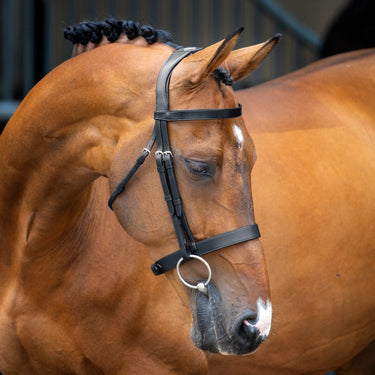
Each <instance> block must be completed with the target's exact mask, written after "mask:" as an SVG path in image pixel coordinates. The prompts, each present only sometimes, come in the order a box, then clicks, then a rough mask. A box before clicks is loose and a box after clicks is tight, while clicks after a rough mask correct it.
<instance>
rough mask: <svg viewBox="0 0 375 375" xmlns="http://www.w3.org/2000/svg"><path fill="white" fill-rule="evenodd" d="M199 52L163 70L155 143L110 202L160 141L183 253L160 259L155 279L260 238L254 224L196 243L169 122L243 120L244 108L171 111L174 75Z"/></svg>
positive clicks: (172, 59)
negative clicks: (184, 203) (176, 169)
mask: <svg viewBox="0 0 375 375" xmlns="http://www.w3.org/2000/svg"><path fill="white" fill-rule="evenodd" d="M198 50H199V48H194V47H189V48H179V49H177V50H175V51H174V52H173V53H172V54H171V55H170V56H169V57H168V59H167V60H166V62H165V63H164V65H163V66H162V68H161V70H160V73H159V76H158V80H157V83H156V110H155V113H154V119H155V126H154V131H153V133H152V136H151V139H150V141H149V143H148V145H147V147H146V148H144V149H143V152H142V154H141V155H140V156H139V158H138V159H137V161H136V163H135V165H134V166H133V168H132V169H131V170H130V171H129V172H128V174H127V175H126V176H125V178H124V179H123V180H122V181H121V182H120V183H119V185H118V186H117V187H116V189H115V190H114V192H113V193H112V195H111V197H110V199H109V201H108V205H109V207H110V208H111V209H112V204H113V201H114V200H115V199H116V197H117V196H118V195H119V194H120V193H121V192H122V191H123V190H124V188H125V185H126V184H127V183H128V181H129V180H130V178H131V177H132V176H133V175H134V173H135V172H136V171H137V169H138V168H139V167H140V166H141V165H142V164H143V162H144V161H145V159H146V158H147V156H148V155H149V154H150V152H151V149H152V147H153V145H154V143H155V141H156V144H157V151H156V152H155V158H156V165H157V170H158V172H159V176H160V181H161V185H162V187H163V191H164V198H165V200H166V202H167V206H168V210H169V213H170V215H171V218H172V221H173V225H174V228H175V231H176V236H177V241H178V245H179V248H180V249H179V250H177V251H176V252H174V253H172V254H169V255H167V256H165V257H163V258H161V259H159V260H158V261H157V262H155V263H154V264H153V265H152V266H151V269H152V271H153V273H154V274H155V275H161V274H163V273H165V272H167V271H169V270H171V269H173V268H175V267H176V266H177V263H179V264H180V263H184V262H187V261H189V260H191V259H193V258H199V257H200V256H202V255H205V254H208V253H210V252H212V251H215V250H219V249H222V248H224V247H227V246H232V245H235V244H238V243H241V242H245V241H249V240H253V239H256V238H258V237H260V233H259V229H258V226H257V224H253V225H248V226H245V227H242V228H238V229H235V230H232V231H229V232H225V233H222V234H218V235H216V236H213V237H210V238H207V239H205V240H203V241H199V242H195V240H194V237H193V234H192V233H191V231H190V228H189V225H188V222H187V219H186V216H185V213H184V209H183V207H182V200H181V197H180V193H179V190H178V185H177V180H176V176H175V172H174V166H173V156H172V152H171V148H170V143H169V136H168V121H194V120H214V119H226V118H235V117H239V116H241V105H239V106H238V107H236V108H224V109H197V110H174V111H173V110H169V84H170V79H171V75H172V71H173V69H174V68H175V67H176V66H177V64H178V63H179V62H180V61H181V60H182V59H184V58H185V57H187V56H189V55H191V54H192V53H194V52H196V51H198ZM181 258H182V259H181Z"/></svg>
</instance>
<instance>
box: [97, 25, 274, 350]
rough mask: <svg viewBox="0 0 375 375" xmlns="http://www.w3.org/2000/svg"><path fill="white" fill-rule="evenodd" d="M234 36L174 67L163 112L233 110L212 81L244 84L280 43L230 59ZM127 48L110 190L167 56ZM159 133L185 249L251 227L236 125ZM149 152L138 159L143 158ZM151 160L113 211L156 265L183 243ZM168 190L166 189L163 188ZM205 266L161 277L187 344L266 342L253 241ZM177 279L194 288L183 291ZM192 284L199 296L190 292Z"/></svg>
mask: <svg viewBox="0 0 375 375" xmlns="http://www.w3.org/2000/svg"><path fill="white" fill-rule="evenodd" d="M239 32H240V30H239V31H237V32H235V33H233V34H232V35H230V36H229V37H227V38H226V39H225V40H224V41H222V42H219V43H217V44H214V45H212V46H209V47H207V48H204V49H201V50H199V51H195V53H193V54H190V55H188V56H187V57H185V58H184V59H182V60H181V61H180V62H179V63H178V64H177V66H176V68H175V69H174V71H173V72H172V73H171V77H170V83H169V82H168V85H169V109H170V110H171V111H180V110H183V111H189V110H196V109H199V110H207V109H210V110H211V109H226V108H232V109H233V108H235V107H237V103H236V101H235V98H234V93H233V90H232V88H231V87H230V86H229V85H228V84H224V83H223V82H222V80H221V79H220V75H221V76H222V75H224V76H226V77H227V78H229V75H230V76H231V77H232V79H233V80H239V79H241V78H243V77H244V76H245V75H247V74H248V73H250V72H251V71H252V70H253V69H255V67H256V66H257V65H258V64H259V63H260V62H261V61H262V60H263V58H264V57H265V56H266V55H267V54H268V52H269V51H270V50H271V49H272V47H273V46H274V44H275V43H276V42H277V40H278V37H275V38H273V39H271V40H269V41H268V42H265V43H263V44H259V45H256V46H251V47H248V48H243V49H239V50H235V51H232V49H233V47H234V45H235V43H236V41H237V38H238V35H239ZM110 47H112V48H114V46H113V45H112V46H105V47H104V48H107V49H108V53H110V52H111V51H110V50H109V48H110ZM127 47H128V52H127V62H126V64H127V68H126V69H127V71H128V72H130V73H131V74H128V75H127V81H126V82H124V83H123V84H124V87H125V88H124V91H126V92H127V94H128V96H127V98H126V104H125V105H124V108H123V114H122V115H121V116H122V121H124V126H123V129H122V130H121V131H120V133H119V135H118V139H117V144H116V148H115V153H114V156H113V162H112V164H111V166H110V169H109V171H108V177H109V182H110V187H111V189H112V190H113V189H115V187H116V186H117V185H118V184H119V183H120V181H121V180H122V179H123V177H124V175H125V174H127V173H128V172H129V170H131V167H132V164H133V163H134V161H135V160H136V156H137V154H139V153H140V151H142V149H143V148H144V147H145V145H146V144H147V140H148V138H149V137H150V136H151V133H152V129H153V126H154V110H155V99H156V98H155V86H156V81H157V78H158V73H159V71H160V69H161V66H162V63H163V62H164V61H165V60H166V59H167V57H168V55H170V54H171V52H172V49H171V48H170V47H168V46H166V45H164V44H155V45H154V46H151V47H149V46H148V47H146V48H145V47H141V46H136V45H128V46H127ZM93 52H94V51H93ZM104 52H105V51H104V50H103V53H104ZM118 59H120V57H119V56H118V57H117V60H118ZM224 68H225V71H226V72H225V71H224ZM218 69H219V70H218ZM227 80H228V79H227ZM229 80H230V79H229ZM226 83H227V82H226ZM119 94H120V95H121V93H119ZM167 134H168V135H167V136H168V137H169V140H168V141H169V143H170V145H171V155H173V163H174V171H175V177H176V186H178V189H179V192H180V196H181V200H182V207H183V210H184V213H185V214H186V216H185V218H186V221H187V223H188V228H189V229H188V230H189V231H190V232H191V234H192V236H193V241H197V242H199V241H202V240H205V239H207V238H211V237H213V236H217V235H220V234H222V233H227V232H230V231H233V230H237V229H238V228H242V227H246V226H252V225H254V223H255V219H254V212H253V202H252V196H251V181H250V174H251V170H252V167H253V165H254V162H255V160H256V155H255V149H254V144H253V142H252V140H251V138H250V136H249V134H248V132H247V130H246V127H245V124H244V121H243V119H242V117H236V118H209V119H196V118H194V119H193V120H191V121H190V120H187V121H180V120H179V119H178V118H177V120H173V119H172V120H171V121H169V122H168V132H167ZM149 145H150V143H149ZM151 147H152V142H151ZM151 147H149V148H151ZM149 148H146V150H145V151H146V153H147V154H149V153H150V151H151V150H150V149H149ZM158 152H159V153H160V154H162V153H163V152H162V151H160V150H158V151H157V153H158ZM168 152H169V151H168ZM157 153H156V154H155V155H157ZM164 154H165V152H164ZM146 156H147V155H146ZM155 158H156V156H154V154H153V153H151V156H150V157H149V158H148V159H147V161H146V162H145V163H144V165H143V166H142V168H141V169H140V170H139V171H138V172H137V173H136V174H134V176H132V178H131V179H129V181H127V184H126V188H125V190H124V191H122V190H123V189H122V190H121V193H118V194H117V195H116V199H115V200H113V202H111V204H112V203H113V210H114V213H115V214H116V216H117V218H118V220H119V222H120V224H121V225H122V227H123V228H124V229H125V230H126V231H127V233H128V234H130V235H131V236H132V237H133V238H134V239H136V240H137V241H140V242H142V243H143V244H144V245H145V246H146V248H147V249H148V251H149V253H150V254H151V256H152V258H153V259H154V260H155V261H157V260H158V259H160V258H162V257H165V256H167V255H168V254H170V253H171V252H173V251H175V250H176V249H178V248H179V245H181V243H180V242H179V241H177V237H178V236H177V237H176V231H175V230H176V228H175V227H176V225H173V224H175V223H172V220H171V212H170V211H171V210H170V209H168V207H167V205H166V203H165V201H164V198H163V195H165V194H166V193H165V191H164V192H163V189H162V185H161V184H160V180H159V177H160V176H159V175H158V172H157V169H156V167H155ZM159 172H160V171H159ZM166 184H167V185H168V184H169V185H170V184H171V182H170V180H169V181H168V182H167V183H166ZM172 190H173V187H172ZM166 200H168V197H166ZM172 216H173V214H172ZM180 247H181V246H180ZM177 259H178V258H177ZM181 259H182V258H181ZM199 259H201V258H199ZM182 260H184V259H182ZM185 260H186V259H185ZM204 260H205V262H203V263H202V262H199V261H197V260H192V261H190V262H187V263H186V264H183V265H181V266H179V267H178V269H177V270H176V269H174V270H170V271H168V272H166V277H167V278H168V279H169V281H170V282H171V283H172V285H173V286H174V288H175V289H176V290H177V291H178V293H179V295H180V297H181V299H182V301H183V303H184V304H185V305H186V306H190V308H191V314H192V318H193V323H192V329H191V337H192V340H193V342H194V343H195V345H196V346H197V347H198V348H200V349H203V350H207V351H211V352H214V353H221V354H231V355H242V354H248V353H251V352H254V351H255V350H256V349H257V348H258V346H259V345H260V343H261V342H263V340H264V339H265V338H266V337H267V335H268V334H269V331H270V326H271V315H272V308H271V302H270V294H269V285H268V276H267V270H266V264H265V260H264V256H263V251H262V246H261V243H260V241H259V240H258V239H253V240H250V241H244V242H241V243H239V244H233V245H231V246H226V247H224V248H221V249H220V250H218V251H213V252H210V253H209V254H207V255H205V257H204ZM206 262H207V263H206ZM207 267H208V268H209V271H210V272H212V278H211V280H207V277H208V276H207V272H208V270H207ZM177 271H179V274H180V278H183V280H184V281H186V285H189V286H191V287H192V288H188V287H186V286H185V285H184V284H183V283H181V281H180V278H179V276H178V273H177ZM159 277H163V276H159ZM208 281H209V282H208ZM197 285H200V286H201V288H198V289H197V288H195V286H197ZM202 285H203V287H202ZM171 314H173V312H172V311H171Z"/></svg>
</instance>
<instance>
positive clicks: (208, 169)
mask: <svg viewBox="0 0 375 375" xmlns="http://www.w3.org/2000/svg"><path fill="white" fill-rule="evenodd" d="M185 165H186V168H187V169H188V171H189V172H190V173H191V174H193V175H195V176H198V177H213V176H214V175H215V166H214V165H213V164H211V163H207V162H203V161H197V160H191V159H185Z"/></svg>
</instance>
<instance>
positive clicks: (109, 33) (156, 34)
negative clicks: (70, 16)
mask: <svg viewBox="0 0 375 375" xmlns="http://www.w3.org/2000/svg"><path fill="white" fill-rule="evenodd" d="M124 34H125V35H126V36H127V38H128V39H129V40H133V39H135V38H137V37H139V36H141V37H143V38H144V39H145V40H146V42H147V43H148V44H154V43H156V42H162V43H164V44H167V45H169V46H170V47H172V48H174V49H177V48H180V47H181V46H179V45H178V44H176V43H174V42H173V40H172V37H171V35H170V33H168V32H167V31H164V30H158V29H155V28H154V27H152V26H142V25H141V24H140V23H138V22H135V21H124V20H121V21H119V20H115V19H108V20H106V21H100V22H90V21H87V22H81V23H79V24H78V25H73V26H68V27H66V28H65V30H64V37H65V39H67V40H69V41H70V42H72V43H73V44H82V45H84V46H86V45H87V44H88V43H89V42H91V43H94V44H98V43H100V42H101V41H102V39H103V37H105V38H106V39H107V40H108V41H109V42H111V43H114V42H116V41H117V40H118V39H119V38H120V36H121V35H124ZM212 75H213V76H214V78H215V79H216V80H217V81H219V82H223V83H224V84H225V85H227V86H232V85H233V80H232V77H231V76H230V75H229V73H228V72H227V71H226V70H225V69H224V68H222V67H219V68H217V69H216V70H215V71H214V72H213V73H212Z"/></svg>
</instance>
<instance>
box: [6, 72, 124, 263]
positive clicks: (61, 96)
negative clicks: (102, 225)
mask: <svg viewBox="0 0 375 375" xmlns="http://www.w3.org/2000/svg"><path fill="white" fill-rule="evenodd" d="M75 73H76V75H75V77H77V72H75ZM70 74H71V72H68V71H67V69H66V67H65V68H64V67H62V68H58V69H56V70H55V71H54V72H52V73H51V74H50V75H48V76H47V77H46V78H45V79H44V80H42V81H41V82H40V83H39V84H38V85H37V86H36V87H35V88H34V89H33V90H32V91H31V92H30V93H29V95H28V96H27V97H26V98H25V100H24V101H23V103H22V104H21V106H20V107H19V109H18V110H17V112H16V113H15V115H14V116H13V117H12V119H11V120H10V121H9V123H8V125H7V126H6V129H5V130H4V132H3V134H2V136H1V138H0V150H1V151H0V181H1V184H0V229H1V232H0V235H1V236H0V249H3V251H4V252H6V258H7V262H8V263H9V262H12V259H13V257H14V256H15V253H16V252H17V251H20V249H25V248H29V249H31V248H35V247H38V248H49V247H51V246H53V244H54V243H55V242H56V241H57V240H58V239H61V238H62V237H64V236H65V235H66V233H67V232H69V231H71V230H73V227H74V226H75V225H76V223H77V222H78V221H79V218H80V217H82V215H83V214H84V213H85V211H87V209H88V205H89V204H90V201H92V194H93V191H92V189H93V188H92V186H93V185H92V183H93V181H94V180H95V179H97V178H98V177H99V176H106V175H107V174H108V173H109V170H110V166H111V160H112V158H113V154H114V151H115V148H116V145H117V139H119V137H120V131H121V132H122V134H121V136H124V134H125V133H126V126H125V125H124V123H123V120H121V119H120V118H118V119H116V121H113V123H111V125H110V126H105V125H104V124H106V123H107V125H108V116H106V113H108V108H106V107H105V105H106V104H107V102H106V103H104V104H103V103H102V99H103V98H102V97H101V96H100V94H97V93H95V92H92V91H94V90H93V89H91V91H90V88H88V89H87V90H86V87H85V80H84V79H80V78H75V80H76V81H77V83H76V84H75V85H72V83H71V82H70V86H69V87H67V86H66V84H65V83H64V81H66V80H67V79H68V78H69V75H70ZM78 77H79V72H78ZM98 91H99V92H100V89H98ZM104 95H105V94H104ZM109 100H110V99H109ZM109 117H111V116H110V115H109ZM1 256H2V255H1ZM3 259H4V258H3Z"/></svg>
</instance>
